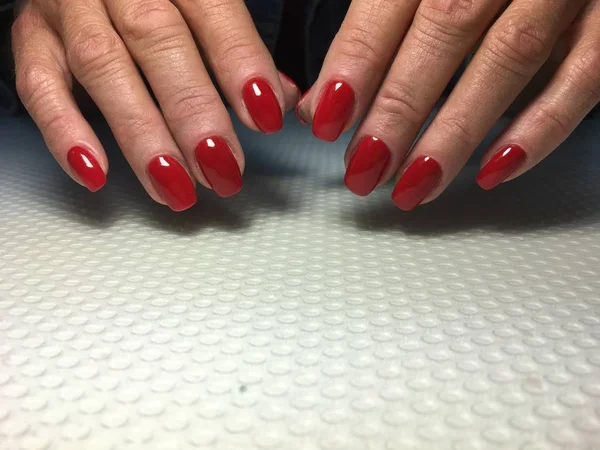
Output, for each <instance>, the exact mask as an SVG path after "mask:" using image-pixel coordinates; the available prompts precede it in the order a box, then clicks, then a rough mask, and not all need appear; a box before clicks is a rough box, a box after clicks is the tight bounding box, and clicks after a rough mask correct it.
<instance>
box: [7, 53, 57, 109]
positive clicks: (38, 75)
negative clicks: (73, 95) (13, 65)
mask: <svg viewBox="0 0 600 450" xmlns="http://www.w3.org/2000/svg"><path fill="white" fill-rule="evenodd" d="M15 83H16V88H17V93H18V95H19V98H20V99H21V101H22V102H23V104H24V105H25V106H26V107H27V108H28V109H36V108H35V105H36V104H37V103H39V101H40V100H41V99H43V98H47V97H48V96H50V95H52V93H53V92H55V91H56V89H57V83H56V75H55V74H53V73H52V72H51V71H50V70H48V69H47V68H46V67H44V66H43V65H41V64H36V63H33V64H29V65H24V66H22V67H18V68H17V70H16V73H15Z"/></svg>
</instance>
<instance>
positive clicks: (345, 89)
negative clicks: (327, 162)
mask: <svg viewBox="0 0 600 450" xmlns="http://www.w3.org/2000/svg"><path fill="white" fill-rule="evenodd" d="M354 97H355V96H354V91H353V90H352V88H351V87H350V85H349V84H348V83H345V82H344V81H332V82H331V83H329V84H328V85H327V87H326V88H325V90H324V91H323V94H322V96H321V100H320V101H319V106H317V110H316V111H315V116H314V118H313V134H314V135H315V136H316V137H317V138H319V139H321V140H323V141H327V142H333V141H335V140H337V138H339V137H340V135H341V134H342V133H343V131H344V129H345V128H346V125H348V122H349V121H350V118H351V117H352V112H353V111H354Z"/></svg>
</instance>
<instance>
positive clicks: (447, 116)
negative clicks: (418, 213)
mask: <svg viewBox="0 0 600 450" xmlns="http://www.w3.org/2000/svg"><path fill="white" fill-rule="evenodd" d="M583 1H584V0H552V1H551V2H549V1H548V0H515V1H513V3H511V5H510V6H509V7H508V9H507V10H506V11H505V12H504V14H503V15H502V16H501V17H500V18H499V19H498V21H497V22H496V23H495V24H494V25H493V26H492V27H491V29H490V31H489V32H488V34H487V36H486V37H485V39H484V40H483V42H482V44H481V46H480V47H479V49H478V51H477V53H476V54H475V56H474V58H473V60H472V61H471V63H470V65H469V67H468V68H467V70H466V71H465V73H464V74H463V76H462V77H461V79H460V81H459V83H458V84H457V86H456V88H455V89H454V91H453V92H452V94H451V95H450V97H449V98H448V100H447V101H446V103H445V104H444V106H443V107H442V109H441V110H440V112H439V113H438V115H437V116H436V118H435V119H434V121H433V122H432V124H431V125H430V126H429V128H428V129H427V130H426V131H425V133H424V134H423V136H422V137H421V138H420V139H419V141H418V142H417V143H416V145H415V147H414V149H413V151H412V153H411V155H410V157H409V158H408V160H407V161H406V162H405V163H404V165H403V167H402V168H401V169H400V173H401V174H402V175H401V177H400V180H399V181H398V183H397V184H396V188H395V189H394V192H393V194H392V198H393V200H394V202H395V203H396V205H397V206H398V207H399V208H400V209H404V210H410V209H413V208H415V207H416V206H418V205H419V204H421V203H423V202H428V201H431V200H433V199H434V198H436V197H437V196H438V195H439V194H440V193H441V192H442V191H443V190H444V189H445V188H446V187H447V186H448V184H449V183H450V181H451V180H452V179H453V178H454V177H455V176H456V174H457V173H458V172H459V170H460V169H461V168H462V167H463V165H464V164H465V163H466V161H467V159H468V158H469V156H470V155H471V154H472V152H473V151H474V150H475V148H477V146H478V145H479V143H480V142H481V141H482V140H483V138H484V137H485V136H486V135H487V133H488V132H489V130H490V129H491V128H492V126H493V125H494V123H495V122H496V121H497V120H498V119H499V118H500V117H501V115H502V114H503V113H504V112H505V111H506V109H507V108H508V107H509V106H510V104H511V103H512V102H513V101H514V100H515V99H516V98H517V96H518V94H519V93H520V92H521V91H522V90H523V89H524V88H525V87H526V85H527V84H528V83H529V82H530V81H531V79H532V78H533V76H534V75H535V74H536V73H537V72H538V70H539V69H540V68H541V67H542V65H543V64H544V62H545V61H546V60H547V59H548V57H549V55H550V53H551V51H552V48H553V47H554V44H555V43H556V40H557V38H558V36H560V34H561V33H562V32H563V31H564V30H565V29H566V27H567V26H568V25H569V24H570V23H571V22H572V20H573V19H574V18H575V16H576V15H577V11H578V10H579V9H580V8H581V6H582V4H583ZM425 160H427V163H426V167H425V166H423V164H424V161H425ZM413 164H414V165H413ZM415 186H418V189H416V188H415Z"/></svg>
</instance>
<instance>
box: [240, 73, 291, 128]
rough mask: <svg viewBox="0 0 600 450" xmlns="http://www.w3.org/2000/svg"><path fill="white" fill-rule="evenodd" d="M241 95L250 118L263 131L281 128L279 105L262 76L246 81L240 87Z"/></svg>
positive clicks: (271, 89)
mask: <svg viewBox="0 0 600 450" xmlns="http://www.w3.org/2000/svg"><path fill="white" fill-rule="evenodd" d="M242 96H243V98H244V103H245V104H246V108H248V111H249V112H250V115H251V116H252V120H254V123H255V124H256V126H257V127H258V129H259V130H260V131H262V132H263V133H267V134H271V133H277V132H278V131H279V130H281V128H283V113H282V112H281V105H279V101H278V100H277V97H276V96H275V92H273V88H272V87H271V86H270V85H269V83H268V82H267V80H265V79H264V78H254V79H252V80H250V81H248V82H247V83H246V84H245V85H244V88H243V89H242Z"/></svg>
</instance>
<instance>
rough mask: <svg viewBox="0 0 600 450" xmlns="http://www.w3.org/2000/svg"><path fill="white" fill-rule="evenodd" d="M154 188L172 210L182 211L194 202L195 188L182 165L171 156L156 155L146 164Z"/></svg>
mask: <svg viewBox="0 0 600 450" xmlns="http://www.w3.org/2000/svg"><path fill="white" fill-rule="evenodd" d="M148 173H149V174H150V179H151V180H152V184H153V185H154V188H155V189H156V190H157V191H158V193H159V194H160V196H161V197H162V199H163V200H164V201H165V202H166V203H167V205H169V208H171V209H172V210H173V211H184V210H186V209H188V208H191V207H192V206H194V205H195V204H196V200H197V198H196V188H195V187H194V183H192V180H191V179H190V176H189V175H188V173H187V172H186V170H185V169H184V168H183V166H182V165H181V164H180V163H179V162H178V161H177V160H176V159H175V158H173V157H172V156H168V155H162V156H156V157H155V158H154V159H152V161H150V164H148Z"/></svg>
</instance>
